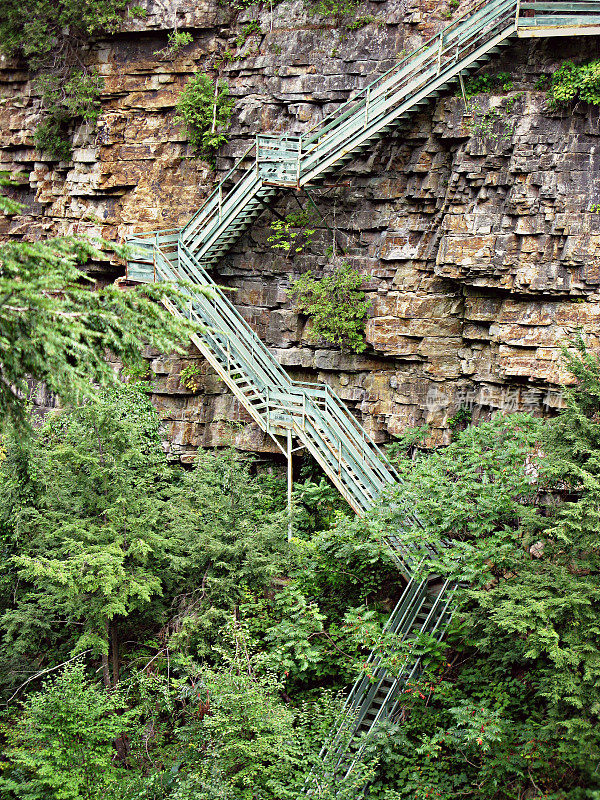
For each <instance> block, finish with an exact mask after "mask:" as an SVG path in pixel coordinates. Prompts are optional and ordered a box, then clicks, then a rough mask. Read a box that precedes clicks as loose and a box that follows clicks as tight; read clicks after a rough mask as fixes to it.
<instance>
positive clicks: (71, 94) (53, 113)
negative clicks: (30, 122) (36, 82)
mask: <svg viewBox="0 0 600 800" xmlns="http://www.w3.org/2000/svg"><path fill="white" fill-rule="evenodd" d="M127 5H128V0H85V2H79V0H56V2H48V0H2V13H1V14H0V52H1V53H3V54H4V55H6V56H8V57H9V58H12V57H17V58H23V59H25V61H26V62H27V66H28V67H29V69H31V70H33V71H38V70H40V71H41V82H42V84H43V86H42V92H41V93H42V109H41V114H42V119H41V121H40V123H39V124H38V126H37V128H36V131H35V139H36V144H37V146H38V148H39V149H40V150H43V151H44V152H45V153H46V154H47V155H49V156H51V158H53V159H66V158H68V157H69V156H70V153H71V142H70V129H71V127H72V124H73V123H74V122H76V121H78V120H80V119H84V120H85V121H87V122H92V123H95V122H96V120H97V118H98V114H99V108H100V107H99V104H98V98H99V93H100V92H99V90H100V85H99V81H98V78H97V76H95V75H94V73H92V72H91V71H89V70H88V69H87V67H85V64H84V63H83V61H82V59H81V56H80V51H81V48H82V47H83V46H84V45H86V44H87V43H88V42H89V39H90V37H92V36H95V35H100V34H106V33H113V32H115V31H116V30H118V27H119V24H120V21H121V17H122V12H123V11H124V10H125V8H126V7H127Z"/></svg>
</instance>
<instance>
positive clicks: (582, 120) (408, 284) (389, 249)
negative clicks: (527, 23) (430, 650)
mask: <svg viewBox="0 0 600 800" xmlns="http://www.w3.org/2000/svg"><path fill="white" fill-rule="evenodd" d="M138 5H142V6H144V8H146V10H147V16H146V17H145V18H144V19H136V20H133V19H129V20H127V21H126V22H125V23H124V28H123V33H122V34H120V35H119V36H117V37H114V38H113V39H111V40H107V41H101V42H96V43H94V44H92V45H91V46H90V51H89V53H88V54H87V56H86V57H87V58H88V61H89V62H90V64H93V65H95V66H96V67H97V68H98V70H99V72H100V73H101V75H102V76H103V78H104V89H103V113H102V116H101V118H100V121H99V124H98V126H97V128H96V129H95V130H88V129H87V128H86V127H85V126H81V127H80V128H79V129H78V130H77V131H76V132H75V138H74V142H75V148H74V153H73V160H72V161H71V162H68V163H61V164H56V163H50V162H48V161H47V160H46V159H45V158H44V157H43V154H40V153H38V152H36V150H35V149H34V146H33V137H32V132H33V129H34V127H35V124H36V119H37V114H38V110H39V98H37V97H36V96H35V93H34V91H33V86H32V83H31V81H30V79H29V76H28V75H27V74H26V72H24V71H23V70H22V69H20V65H18V64H14V63H13V64H10V63H8V62H6V61H5V62H2V63H0V84H1V87H2V89H1V90H2V97H3V98H4V102H2V104H0V163H1V168H5V169H13V170H17V171H18V172H20V181H21V187H20V190H19V191H18V192H17V193H16V194H17V196H18V198H19V199H21V200H22V201H23V202H25V203H26V204H27V209H26V211H25V213H24V214H22V215H20V216H17V217H13V218H11V219H10V220H8V221H6V222H4V223H1V225H0V234H1V235H2V236H3V237H13V238H23V237H24V238H29V239H39V238H42V237H45V236H50V235H55V234H67V233H68V234H88V235H95V236H104V237H106V238H109V239H116V238H120V237H122V236H124V235H126V234H128V233H131V232H134V231H147V230H153V229H157V228H166V227H171V226H179V225H181V224H183V223H185V221H186V220H187V219H188V218H189V217H190V215H191V213H192V212H193V210H194V209H196V208H197V207H198V206H199V205H200V204H201V203H202V201H203V199H204V198H205V197H206V196H207V195H208V193H209V192H210V191H211V189H212V186H213V181H214V179H215V173H214V172H213V171H212V170H211V168H210V166H209V165H208V164H206V163H205V162H203V161H201V160H199V159H195V158H193V154H192V153H191V151H190V148H189V146H188V143H187V139H186V135H185V132H184V131H183V130H182V127H181V126H180V125H179V124H177V122H176V121H175V105H176V101H177V96H178V94H179V92H180V91H181V89H182V88H183V86H184V85H185V83H186V81H187V80H188V78H189V77H190V75H192V74H193V73H194V72H195V71H197V70H202V71H206V70H209V69H211V68H213V67H215V66H216V65H219V71H220V75H221V77H223V78H224V79H226V80H227V81H228V83H229V85H230V88H231V91H232V94H233V96H234V97H235V99H236V106H235V114H234V119H233V125H232V128H231V132H230V140H229V142H228V143H227V144H226V145H225V146H224V147H223V149H222V151H221V154H220V157H219V161H218V173H219V174H223V173H224V171H226V170H227V169H228V168H229V167H230V166H231V164H232V162H233V159H234V158H235V157H236V156H237V155H239V154H241V153H242V152H243V151H244V150H245V149H246V147H247V146H248V143H249V142H250V141H251V140H252V137H253V136H254V134H255V133H256V132H258V131H271V132H273V133H281V132H286V131H287V132H299V131H301V130H305V129H307V128H308V127H310V126H311V125H313V124H315V123H317V122H318V121H319V120H320V119H322V118H323V116H324V115H326V114H328V113H329V112H330V111H332V110H334V109H335V108H336V106H337V105H338V104H339V103H340V102H341V101H343V100H345V99H346V98H347V97H348V96H349V95H351V93H352V92H353V91H354V90H356V89H357V88H360V87H362V86H364V85H366V84H367V83H368V82H369V81H370V80H372V79H373V78H374V77H376V76H377V75H379V74H381V73H382V72H384V71H385V70H387V69H388V68H390V67H391V66H392V65H393V64H394V63H395V62H396V60H397V58H398V56H399V54H400V53H402V52H403V51H406V52H408V51H410V49H412V48H413V47H415V46H417V45H418V44H419V43H421V42H422V41H423V39H424V38H426V37H427V36H429V35H431V33H433V32H434V31H435V30H437V29H439V28H440V27H441V26H442V25H443V24H445V21H446V17H447V13H448V12H449V11H450V9H449V8H447V7H446V6H445V5H444V4H443V3H437V2H436V3H433V2H431V0H423V1H422V2H419V3H418V2H416V0H410V1H409V2H408V3H406V4H398V3H396V2H394V0H384V1H383V2H367V3H365V5H364V7H361V9H359V11H358V12H357V14H356V16H365V15H369V14H370V15H373V16H375V17H376V18H377V20H378V21H377V22H375V23H373V22H372V23H370V24H368V25H366V26H365V27H363V28H360V29H358V30H356V31H349V30H347V29H345V28H343V27H340V26H337V27H336V25H337V23H332V22H331V21H330V20H329V21H325V22H324V21H323V20H321V19H320V18H318V17H316V16H314V15H313V14H311V13H310V12H309V7H308V4H306V3H302V2H301V1H300V0H294V1H293V2H283V3H280V4H276V5H274V6H273V8H271V7H270V5H269V4H265V5H264V6H261V7H258V6H252V7H250V8H249V9H247V10H246V11H244V12H232V11H231V10H230V9H229V8H228V7H225V6H222V5H219V4H217V3H216V2H212V1H211V2H208V0H206V1H204V2H197V0H194V1H193V2H192V0H184V1H183V2H182V1H181V0H178V2H175V0H143V1H142V2H141V3H138ZM462 10H464V9H463V5H462V4H461V11H462ZM252 20H256V21H258V23H259V24H260V28H261V33H260V34H255V33H253V34H252V35H249V36H247V37H246V38H245V41H243V42H242V39H243V38H244V37H242V38H240V39H238V40H237V42H236V39H237V37H239V36H240V34H241V33H242V32H243V30H244V27H245V26H247V25H248V23H249V22H250V21H252ZM174 27H177V28H178V29H179V30H182V29H189V30H190V31H191V32H192V34H193V36H194V42H193V44H192V45H190V46H187V47H186V48H184V49H183V50H182V51H181V52H180V53H178V54H177V55H176V56H174V57H171V56H169V55H168V54H167V53H166V51H165V47H166V43H167V33H168V31H169V30H172V29H173V28H174ZM595 46H596V39H595V38H594V37H589V38H587V39H579V40H576V39H571V40H558V39H555V40H550V41H547V42H544V41H540V42H536V43H535V45H534V44H530V43H527V42H520V43H515V44H514V45H512V46H511V48H510V51H508V52H506V54H505V55H504V56H503V60H501V61H498V62H497V63H492V64H491V66H490V67H489V69H491V70H493V71H508V72H510V73H511V74H512V75H513V88H512V89H511V90H510V91H509V92H507V93H504V94H499V95H491V96H490V95H482V96H479V97H476V98H472V100H471V101H470V108H469V109H468V110H466V109H465V107H464V103H463V101H462V99H461V97H460V96H458V95H456V96H451V95H447V96H445V97H442V98H440V99H439V100H438V101H437V102H436V103H435V104H432V105H431V106H430V107H429V108H428V109H426V110H424V111H421V112H420V113H419V114H418V115H416V116H415V117H413V119H412V120H410V123H409V124H408V125H406V126H405V127H404V128H402V129H399V131H398V132H397V133H396V134H395V135H393V136H388V137H387V138H385V139H384V140H382V141H381V142H380V143H379V144H378V145H376V146H375V147H373V148H372V149H371V151H370V152H368V153H367V154H365V155H364V156H363V157H361V158H360V159H357V160H356V161H355V162H353V163H352V164H351V165H349V166H347V167H346V168H344V171H343V173H341V174H340V175H339V177H338V185H336V186H328V187H323V188H320V189H315V190H311V193H312V196H313V199H314V200H315V202H316V203H317V205H318V207H319V210H320V212H321V214H322V216H323V218H324V220H325V222H326V224H324V223H323V221H320V222H318V223H317V227H318V231H317V234H316V235H315V237H314V240H313V243H312V245H311V247H310V248H308V249H307V250H305V251H304V252H302V253H301V254H300V255H297V256H296V257H295V258H287V257H286V256H285V254H283V253H282V252H281V251H278V250H273V249H272V248H271V247H270V246H269V244H268V242H267V238H268V237H269V235H270V233H271V231H270V228H269V224H270V221H271V219H272V217H270V216H269V214H268V212H267V214H265V215H263V217H261V219H260V220H259V221H258V222H257V223H256V224H255V225H254V227H253V228H252V230H251V231H249V232H248V233H247V234H246V235H245V236H244V238H243V239H242V240H240V242H239V243H238V244H237V245H236V247H235V248H234V249H233V250H232V252H231V253H230V254H229V255H228V256H227V257H226V258H224V259H223V262H222V264H221V265H220V267H219V270H218V271H217V273H216V274H215V277H216V278H217V280H218V281H219V282H221V283H223V284H226V285H228V286H230V287H232V288H235V289H236V290H237V291H236V292H234V293H232V295H231V297H232V299H233V301H234V302H235V303H236V305H237V306H238V308H239V310H240V312H241V313H242V315H243V316H244V318H245V319H246V320H247V321H248V322H249V323H250V324H251V325H252V326H253V327H254V328H255V330H256V331H257V332H258V334H259V335H260V336H261V338H262V339H263V340H264V341H265V342H266V343H267V345H268V346H269V347H270V348H271V350H272V352H273V353H274V354H275V355H276V357H277V358H278V359H279V360H280V362H281V363H282V364H283V365H284V366H285V367H286V368H287V369H288V370H289V371H290V373H291V374H292V375H293V376H294V377H296V378H298V379H302V380H312V381H324V382H326V383H328V384H330V385H331V386H332V387H333V388H334V389H335V391H336V392H338V394H339V395H340V396H341V397H342V398H343V399H344V400H345V401H346V402H347V403H348V405H349V406H350V408H352V409H353V410H354V412H355V413H356V414H357V415H358V417H359V418H360V419H361V421H362V422H363V423H364V424H365V426H366V428H367V429H368V430H369V431H370V432H371V433H372V434H373V435H374V436H375V438H376V439H377V440H379V441H384V440H386V439H389V437H390V436H393V435H396V434H399V433H401V432H402V430H404V429H405V428H406V427H407V426H414V425H421V424H423V423H425V422H427V423H429V425H430V426H431V430H432V433H431V437H430V443H431V444H438V443H442V442H444V441H447V436H448V420H449V419H450V418H451V417H452V416H453V415H454V414H456V411H457V410H458V409H459V408H461V407H465V406H466V407H469V408H470V409H472V411H473V416H474V418H478V417H484V416H486V415H489V414H490V413H492V412H493V411H495V410H498V409H504V410H505V411H516V410H525V411H530V412H533V413H538V414H540V413H548V412H554V411H555V410H556V409H557V408H558V407H560V405H561V402H562V400H561V390H560V385H561V383H562V382H563V381H565V380H568V375H566V374H565V371H564V368H563V366H562V364H561V360H560V348H561V344H562V343H563V342H565V341H566V340H568V339H569V338H570V337H572V336H573V334H574V333H575V332H576V331H577V330H579V329H581V330H582V331H583V334H584V337H585V338H586V340H587V341H588V343H589V344H590V346H591V347H593V348H597V347H598V337H599V335H600V294H599V285H600V215H599V214H596V213H593V212H592V211H591V209H592V207H593V206H594V205H595V204H597V203H600V185H599V184H598V175H599V174H600V147H599V145H600V134H599V131H600V124H599V122H600V121H599V117H598V111H597V109H593V108H590V107H587V106H583V105H580V106H577V107H576V108H575V109H570V110H569V111H565V112H564V113H556V112H550V111H549V110H548V108H547V105H546V101H545V95H544V92H543V91H537V90H535V83H536V80H537V78H538V77H539V76H540V74H543V73H545V74H547V73H550V72H551V71H552V70H554V69H555V68H556V66H557V64H558V63H560V62H561V61H562V60H563V59H565V58H568V57H571V58H575V59H580V60H582V59H585V58H587V57H592V56H593V55H594V48H595ZM213 74H214V72H213ZM466 111H467V113H465V112H466ZM297 198H298V200H299V201H300V203H301V204H302V205H304V206H306V205H307V198H306V196H305V195H304V194H303V193H300V194H298V196H297ZM297 209H298V205H297V202H296V199H295V198H294V196H293V195H291V194H287V195H282V196H281V197H280V198H279V199H278V200H277V204H276V210H277V211H278V213H280V214H285V213H287V212H288V211H293V210H297ZM332 229H335V233H336V251H337V253H338V254H340V253H341V252H342V250H341V249H340V248H343V255H339V258H340V259H343V260H346V261H348V262H350V263H351V264H352V265H353V266H355V267H356V268H357V269H359V270H360V271H361V272H362V274H363V275H364V277H365V287H366V289H367V292H368V295H369V298H370V300H371V311H370V319H369V320H368V324H367V330H366V336H367V341H368V344H369V349H368V350H367V351H366V352H365V353H363V354H361V355H356V354H351V353H343V352H340V351H339V350H338V349H334V348H331V347H329V346H327V344H326V343H324V342H314V341H313V340H312V339H311V336H310V326H309V325H307V324H306V319H304V318H299V317H298V315H297V314H296V313H295V312H294V310H293V307H292V305H291V303H290V301H289V299H288V293H287V290H288V289H289V285H290V282H291V280H292V279H293V278H294V277H296V276H298V275H299V274H300V273H301V272H303V271H305V270H307V269H312V270H313V272H315V273H316V274H320V273H321V272H322V271H323V269H324V268H325V267H326V264H327V261H328V259H327V257H326V255H325V253H326V250H327V248H330V247H331V246H332V244H333V241H332V233H331V231H332ZM119 269H121V268H120V267H118V266H117V265H112V266H111V267H110V268H109V269H108V271H106V272H105V277H107V278H109V277H110V278H112V277H116V276H117V274H118V271H119ZM149 358H150V364H151V367H152V369H153V371H154V373H155V375H156V380H155V399H156V403H157V406H158V408H159V410H160V413H161V415H162V417H163V418H164V420H165V422H166V446H167V447H169V448H170V449H171V452H172V453H173V454H174V455H177V456H178V457H180V458H181V459H182V460H184V461H189V460H191V459H192V458H193V453H194V451H195V449H196V448H198V447H201V446H213V445H219V444H232V445H234V446H236V447H239V448H243V449H247V450H251V451H254V452H263V453H272V452H274V450H275V446H274V444H273V442H271V441H270V440H269V439H268V438H266V437H265V436H264V435H263V434H262V433H261V432H260V431H259V430H258V429H257V428H256V426H255V425H253V424H252V423H251V421H250V420H249V418H248V416H247V414H246V413H245V412H244V410H243V409H242V408H240V407H239V404H238V403H237V401H236V400H235V398H233V397H232V396H231V395H230V394H229V393H228V392H227V390H226V387H225V386H224V385H223V383H222V382H221V381H220V380H219V379H218V378H217V377H216V376H215V375H214V374H213V373H212V372H211V370H210V369H208V367H207V365H206V363H205V362H204V361H203V359H202V358H201V356H200V355H199V354H198V353H197V352H195V351H194V350H193V348H192V349H191V350H190V354H189V357H188V358H186V359H180V358H171V357H168V356H159V355H157V354H149ZM190 363H195V364H197V365H199V367H200V374H199V376H198V378H197V388H195V389H190V388H189V387H188V386H185V385H183V384H182V382H181V379H180V375H181V370H182V369H183V367H184V366H186V365H188V364H190Z"/></svg>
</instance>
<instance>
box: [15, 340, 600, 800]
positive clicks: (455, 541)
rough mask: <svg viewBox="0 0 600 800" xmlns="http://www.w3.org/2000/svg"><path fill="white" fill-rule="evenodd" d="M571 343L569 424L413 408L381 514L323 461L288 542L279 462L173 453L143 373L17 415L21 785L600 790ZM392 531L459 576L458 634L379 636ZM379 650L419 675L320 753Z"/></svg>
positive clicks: (497, 795) (199, 791)
mask: <svg viewBox="0 0 600 800" xmlns="http://www.w3.org/2000/svg"><path fill="white" fill-rule="evenodd" d="M566 358H567V361H568V365H569V367H570V369H571V371H572V373H573V375H574V377H575V380H576V383H575V384H574V385H573V386H572V387H571V388H570V389H566V390H565V395H564V397H565V401H566V408H565V410H564V411H563V412H561V414H560V415H559V416H558V417H557V418H556V419H555V420H553V421H544V420H540V419H535V418H533V417H530V416H528V415H523V414H514V415H510V416H502V415H498V416H496V417H495V418H494V419H492V420H491V421H488V422H484V423H481V424H480V425H478V426H473V425H469V424H468V419H467V418H466V417H465V418H464V419H462V420H461V426H462V425H463V424H464V425H466V427H465V428H464V430H459V429H458V427H459V426H457V428H456V429H455V431H454V434H453V439H454V440H453V442H452V444H451V445H450V446H449V447H447V448H446V449H441V450H438V451H435V452H428V451H427V450H424V449H423V439H424V438H425V436H426V435H427V430H426V428H425V427H423V428H421V429H419V430H416V431H407V432H406V435H405V436H403V437H402V439H401V440H399V441H398V442H397V443H396V446H395V448H393V450H394V452H393V457H394V462H395V466H396V468H397V470H398V472H399V473H400V476H401V478H402V484H401V485H400V484H399V485H398V486H397V487H391V489H390V492H389V494H388V495H387V496H386V497H384V498H382V501H381V502H380V503H379V504H377V505H376V506H375V507H374V508H373V510H372V512H371V513H369V514H368V515H367V516H366V517H365V518H363V519H358V518H354V517H353V516H352V514H351V513H350V512H349V510H348V508H347V507H345V506H344V504H343V503H341V502H340V501H339V498H337V496H336V492H335V490H334V489H333V488H332V487H331V486H329V485H328V484H327V482H326V481H325V480H323V478H322V476H321V475H320V474H319V472H318V469H317V468H316V467H315V465H314V463H312V462H311V461H310V460H308V459H307V460H305V461H304V463H303V465H302V468H301V471H300V472H299V474H298V476H297V477H298V480H297V482H296V484H295V486H294V496H295V500H294V504H295V510H294V516H293V522H294V536H293V538H292V542H291V544H289V545H288V542H287V523H288V519H287V511H286V491H285V480H284V479H283V478H282V477H280V476H279V475H278V474H276V473H267V474H264V473H261V472H258V471H257V470H256V468H255V465H254V464H253V462H252V461H251V460H249V459H247V458H244V457H242V456H240V455H236V454H235V453H234V452H233V451H221V452H217V451H210V452H208V451H207V452H202V453H199V455H198V457H197V459H196V463H195V464H194V466H193V469H191V470H184V469H182V468H181V467H179V466H178V465H176V464H173V463H171V462H169V461H168V459H167V458H166V456H165V453H164V451H163V449H162V447H161V436H162V433H161V423H160V420H159V419H158V416H157V414H156V412H155V411H154V409H153V407H152V405H151V403H150V402H149V398H148V395H147V389H148V387H147V385H146V384H143V383H139V382H136V381H132V382H131V383H130V384H127V385H125V386H122V387H118V388H117V389H115V390H112V391H110V392H108V393H106V394H103V395H101V397H100V398H99V399H98V401H97V402H95V403H87V404H85V405H83V406H77V407H73V408H65V409H63V410H62V411H59V412H58V413H56V414H54V415H52V416H51V417H49V418H48V419H47V420H46V422H45V423H44V424H43V425H42V426H41V427H40V428H39V429H38V430H36V431H34V432H32V434H31V435H30V436H28V437H23V436H15V435H12V434H11V433H10V432H8V431H7V432H6V433H5V435H4V437H3V440H2V456H1V458H0V478H1V480H0V500H1V502H0V537H1V544H2V547H1V548H0V565H1V567H2V569H1V570H0V575H1V578H0V630H1V632H2V637H3V648H2V650H1V651H0V692H1V693H2V696H3V698H4V700H5V702H6V701H9V702H8V705H6V706H4V707H3V708H4V710H3V711H2V714H1V723H2V724H1V726H0V736H1V737H2V744H3V756H2V771H1V774H0V785H1V791H2V794H3V797H6V798H7V800H21V798H28V800H29V799H31V800H59V799H60V800H65V798H66V799H67V800H79V799H80V798H85V800H96V798H97V797H98V796H99V792H100V791H101V793H102V796H103V797H106V798H109V799H110V800H113V799H114V800H198V798H207V800H208V798H211V799H212V800H217V799H219V800H297V798H298V797H299V796H302V792H303V786H304V785H305V781H306V779H307V777H308V775H309V773H310V772H311V770H313V771H314V772H315V773H316V774H317V775H318V776H319V781H320V783H319V787H318V789H319V796H320V797H321V798H324V799H325V800H356V798H357V797H359V796H362V795H363V790H364V787H365V786H366V784H367V783H368V784H369V789H368V791H367V792H366V795H365V796H366V797H368V798H369V800H415V798H416V799H417V800H429V799H430V798H439V799H440V800H455V798H456V797H463V796H464V797H472V798H474V800H524V798H531V800H542V798H551V799H552V800H596V798H597V796H598V792H599V791H600V777H599V776H598V772H597V764H598V762H599V761H600V733H599V731H600V725H599V716H600V659H599V657H598V637H599V636H600V627H599V623H598V619H599V614H598V612H599V611H600V590H599V583H598V578H599V575H600V552H599V548H598V540H599V533H600V531H599V530H598V528H599V525H600V523H599V521H598V514H597V508H598V503H599V502H600V422H599V421H598V420H599V415H600V365H599V363H598V359H597V358H596V357H595V356H594V355H591V354H590V353H588V352H587V351H586V350H585V348H584V347H583V345H582V343H581V342H575V343H574V344H573V347H572V349H571V351H570V353H568V354H567V355H566ZM407 510H409V511H410V512H411V514H410V515H407ZM413 515H417V516H418V518H419V520H420V524H418V525H417V524H416V523H413V521H412V520H413V519H414V516H413ZM390 530H393V531H394V532H395V534H396V536H398V537H400V539H401V540H402V542H403V545H404V546H405V547H407V548H413V547H414V546H419V547H422V545H423V544H428V545H430V548H429V549H428V550H427V551H426V562H425V563H424V564H423V565H422V569H423V570H424V571H426V572H428V571H433V572H435V573H436V574H439V575H441V576H442V577H444V578H447V579H448V580H449V582H450V583H451V584H454V583H456V582H458V583H459V584H460V587H459V589H458V590H457V593H456V594H455V595H454V601H453V603H454V605H453V607H454V616H453V619H452V623H451V625H450V627H449V629H448V633H447V635H446V637H445V639H444V641H443V642H439V641H438V640H437V638H436V637H434V636H431V635H421V636H419V637H417V638H416V639H414V640H412V641H408V642H407V641H402V640H401V639H400V638H399V637H398V636H396V635H394V634H391V633H389V632H387V633H382V629H383V626H384V624H385V621H386V619H387V616H388V614H389V612H390V610H391V609H392V608H393V606H394V604H395V602H396V601H397V599H398V597H399V595H400V593H401V591H402V587H403V581H402V579H401V578H400V577H399V574H398V570H397V567H396V565H395V564H394V562H393V561H392V559H391V557H390V555H389V553H388V550H387V547H386V546H385V544H384V543H383V537H384V536H385V534H387V533H389V531H390ZM442 543H443V546H442ZM436 553H437V554H438V555H436ZM371 649H375V651H376V653H377V654H378V656H379V658H380V659H381V663H382V664H383V665H385V667H386V669H388V670H389V671H390V672H391V673H392V674H397V673H398V672H399V670H400V669H401V667H402V664H403V662H404V660H405V659H406V658H407V657H412V655H413V654H414V653H416V654H418V655H419V656H420V658H421V659H422V664H423V671H422V672H421V673H420V674H419V676H418V677H417V676H414V677H413V678H412V679H411V680H409V681H408V683H407V684H406V685H405V687H404V690H403V692H402V695H401V698H400V709H399V712H398V714H397V715H396V716H395V717H394V718H393V719H391V720H388V721H386V722H385V723H383V724H382V726H381V727H380V728H379V729H378V731H377V732H375V733H374V734H373V735H372V736H371V737H368V738H367V739H366V740H365V741H364V742H363V744H364V748H363V749H362V750H361V753H360V756H359V758H358V759H357V761H356V763H355V768H354V769H353V771H351V773H350V774H349V775H346V770H345V769H344V770H343V771H342V770H340V771H336V768H335V763H334V762H333V761H332V760H331V759H328V757H327V756H323V755H322V754H321V753H320V750H321V745H322V743H323V742H324V741H325V738H326V736H327V732H328V730H329V729H330V727H331V726H332V724H333V723H334V722H335V720H336V719H337V718H338V714H339V711H340V708H341V700H342V696H343V690H344V687H345V686H347V685H348V684H350V683H351V682H352V681H353V679H354V678H355V677H356V676H365V675H366V676H367V677H368V676H369V675H370V674H372V673H371V666H370V664H369V662H368V661H367V654H368V652H369V650H371ZM15 693H16V697H13V699H10V698H11V697H12V696H13V695H15ZM9 699H10V700H9ZM346 739H347V730H346V729H344V728H342V729H341V731H340V742H341V743H343V742H344V741H345V740H346Z"/></svg>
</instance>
